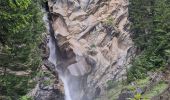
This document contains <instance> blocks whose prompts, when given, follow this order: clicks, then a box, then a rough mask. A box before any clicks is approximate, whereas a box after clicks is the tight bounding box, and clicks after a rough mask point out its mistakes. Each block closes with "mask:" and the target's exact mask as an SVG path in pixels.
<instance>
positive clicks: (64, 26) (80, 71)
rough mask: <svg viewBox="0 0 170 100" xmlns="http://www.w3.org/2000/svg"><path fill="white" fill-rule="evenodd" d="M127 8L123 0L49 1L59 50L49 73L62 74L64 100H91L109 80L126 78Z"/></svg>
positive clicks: (129, 43)
mask: <svg viewBox="0 0 170 100" xmlns="http://www.w3.org/2000/svg"><path fill="white" fill-rule="evenodd" d="M127 5H128V1H126V0H56V1H53V0H49V1H48V6H49V8H50V12H51V14H52V21H51V24H52V28H53V30H54V37H55V40H56V41H57V44H56V45H57V46H58V48H59V51H60V52H58V54H57V53H56V55H53V56H56V58H59V59H60V60H57V61H56V66H55V67H54V68H53V69H52V70H53V71H52V70H51V71H52V72H55V73H59V74H60V73H62V74H60V75H61V76H63V77H62V78H64V79H62V80H63V81H64V82H63V83H65V84H64V85H65V88H66V87H67V90H65V94H69V95H71V96H70V97H71V99H67V100H94V98H95V97H99V96H100V95H102V94H104V93H105V88H106V87H107V81H108V80H120V79H122V78H125V77H124V76H125V74H126V67H125V66H126V65H127V64H128V63H129V62H130V55H131V52H132V51H133V50H134V49H131V47H132V45H133V43H132V41H131V38H130V36H129V35H130V34H129V27H128V24H129V22H128V20H127V17H128V8H127ZM49 51H50V50H49ZM59 54H60V56H59ZM53 60H54V59H53ZM53 62H55V61H53ZM57 69H59V70H60V69H62V70H60V71H57ZM61 76H59V77H61ZM47 100H48V99H47ZM49 100H50V99H49Z"/></svg>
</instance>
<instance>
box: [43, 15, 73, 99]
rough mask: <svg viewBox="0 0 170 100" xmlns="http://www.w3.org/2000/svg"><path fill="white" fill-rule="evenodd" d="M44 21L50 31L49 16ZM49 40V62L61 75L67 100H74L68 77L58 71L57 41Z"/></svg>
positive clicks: (48, 38)
mask: <svg viewBox="0 0 170 100" xmlns="http://www.w3.org/2000/svg"><path fill="white" fill-rule="evenodd" d="M43 20H44V22H45V24H46V29H47V30H48V31H49V30H50V27H49V23H48V21H49V20H48V19H47V14H44V17H43ZM47 40H48V43H47V46H48V47H49V50H50V54H49V58H48V61H50V62H51V63H53V64H54V65H55V67H56V70H57V71H58V74H59V78H60V79H61V80H62V82H63V83H64V91H65V100H73V99H72V98H71V95H70V90H69V85H68V79H67V75H66V74H65V73H64V72H62V71H61V69H60V70H59V69H57V63H56V62H57V53H56V44H55V40H53V38H52V36H51V35H48V36H47ZM61 67H62V66H61Z"/></svg>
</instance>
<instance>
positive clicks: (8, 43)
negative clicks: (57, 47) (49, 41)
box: [0, 0, 44, 97]
mask: <svg viewBox="0 0 170 100" xmlns="http://www.w3.org/2000/svg"><path fill="white" fill-rule="evenodd" d="M38 2H39V1H37V0H0V24H1V25H0V71H1V72H3V74H0V91H2V92H3V95H8V96H14V95H15V97H17V96H19V95H23V94H24V93H26V90H27V84H28V83H27V82H28V79H29V77H28V76H27V77H26V78H25V77H23V76H16V75H11V74H9V73H7V72H6V69H10V70H15V71H20V70H24V71H28V70H30V72H34V71H36V69H37V67H38V65H39V64H40V61H41V60H40V56H39V53H38V48H37V47H38V46H37V45H38V44H39V43H40V41H41V33H42V32H43V31H44V25H43V21H42V13H41V9H40V5H39V3H38ZM9 78H13V79H9ZM14 79H16V80H14ZM18 84H20V85H21V86H24V87H25V88H23V87H17V88H15V85H16V86H17V85H18ZM12 87H13V88H12ZM17 89H19V90H20V91H17ZM0 94H1V92H0Z"/></svg>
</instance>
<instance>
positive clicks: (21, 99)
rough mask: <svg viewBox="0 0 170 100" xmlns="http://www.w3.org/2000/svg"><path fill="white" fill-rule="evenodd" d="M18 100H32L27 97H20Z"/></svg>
mask: <svg viewBox="0 0 170 100" xmlns="http://www.w3.org/2000/svg"><path fill="white" fill-rule="evenodd" d="M19 100H33V99H32V98H31V97H29V96H22V97H21V98H20V99H19Z"/></svg>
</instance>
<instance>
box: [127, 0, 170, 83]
mask: <svg viewBox="0 0 170 100" xmlns="http://www.w3.org/2000/svg"><path fill="white" fill-rule="evenodd" d="M129 16H130V20H131V22H132V31H133V35H132V38H133V40H134V42H135V44H136V46H137V48H138V50H140V51H141V53H140V54H139V55H138V56H137V57H136V58H135V59H134V61H133V63H132V67H131V68H130V69H129V71H128V79H129V81H133V80H135V79H138V78H144V77H146V73H147V71H152V70H155V69H157V68H160V67H165V66H166V65H167V60H168V59H169V58H170V55H169V50H170V44H169V41H170V17H169V16H170V2H169V1H168V0H130V6H129Z"/></svg>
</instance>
